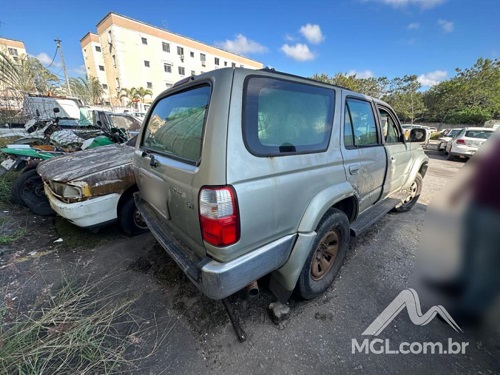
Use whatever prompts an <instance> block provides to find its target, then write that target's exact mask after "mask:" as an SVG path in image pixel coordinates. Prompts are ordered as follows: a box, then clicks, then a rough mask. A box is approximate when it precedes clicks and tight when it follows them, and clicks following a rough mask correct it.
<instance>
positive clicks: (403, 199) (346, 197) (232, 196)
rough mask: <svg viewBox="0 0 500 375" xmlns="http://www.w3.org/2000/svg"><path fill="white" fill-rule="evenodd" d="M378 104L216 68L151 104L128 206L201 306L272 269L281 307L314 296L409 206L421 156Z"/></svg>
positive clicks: (274, 75)
mask: <svg viewBox="0 0 500 375" xmlns="http://www.w3.org/2000/svg"><path fill="white" fill-rule="evenodd" d="M425 138H426V132H425V130H423V129H412V130H411V131H410V135H409V139H410V140H411V142H414V143H411V142H407V141H406V140H405V138H404V133H403V130H402V128H401V125H400V123H399V120H398V118H397V116H396V114H395V112H394V111H393V110H392V109H391V108H390V106H389V105H388V104H386V103H384V102H382V101H380V100H377V99H373V98H370V97H368V96H365V95H362V94H359V93H355V92H352V91H349V90H347V89H344V88H341V87H337V86H332V85H328V84H325V83H321V82H317V81H313V80H310V79H306V78H302V77H297V76H292V75H289V74H284V73H278V72H275V71H274V70H269V69H263V70H259V71H256V70H248V69H240V68H236V69H230V68H227V69H218V70H215V71H212V72H208V73H205V74H202V75H200V76H196V77H189V78H187V79H184V80H183V81H181V82H178V83H177V84H176V85H174V86H173V87H172V88H170V89H168V90H167V91H165V92H163V93H162V94H161V95H159V96H158V97H157V98H156V99H155V101H154V102H153V104H152V106H151V108H150V110H149V112H148V114H147V116H146V119H145V121H144V123H143V127H142V129H141V131H140V133H139V135H138V140H137V144H136V150H135V155H134V167H135V172H136V180H137V183H138V185H139V189H140V191H139V193H136V194H135V197H136V204H137V207H138V209H139V211H140V212H141V214H142V215H143V218H144V220H145V221H146V223H147V224H148V227H149V228H150V230H151V232H152V233H153V235H154V236H155V237H156V239H157V240H158V242H159V243H160V244H161V245H162V246H163V247H164V248H165V250H166V251H167V253H168V254H169V255H170V256H171V257H172V258H173V259H174V260H175V261H176V263H177V264H178V265H179V267H180V268H181V269H182V270H183V271H184V273H185V274H186V275H187V276H188V277H189V279H190V280H191V281H192V282H193V283H194V284H195V285H196V286H197V287H198V288H199V289H200V290H201V291H202V292H203V293H204V294H205V295H207V296H208V297H210V298H213V299H222V298H225V297H227V296H229V295H231V294H233V293H235V292H237V291H238V290H240V289H242V288H243V287H245V286H246V285H249V284H250V283H252V282H253V281H255V280H257V279H259V278H261V277H262V276H264V275H266V274H269V273H271V277H270V284H269V288H270V290H271V291H272V292H273V293H274V294H275V296H276V297H277V298H278V300H279V301H280V302H285V301H286V300H288V298H289V296H290V295H291V293H292V292H293V291H294V289H295V290H296V291H297V292H298V294H299V295H300V296H302V297H303V298H306V299H310V298H314V297H317V296H319V295H320V294H321V293H323V292H324V291H325V290H326V289H327V288H328V287H329V286H330V284H331V283H332V282H333V280H334V278H335V276H336V275H337V274H338V272H339V269H340V267H341V265H342V262H343V259H344V257H345V255H346V252H347V248H348V246H349V239H350V236H351V234H352V235H354V236H356V235H359V234H361V233H362V232H363V231H365V230H366V229H367V228H368V227H369V226H370V225H371V224H372V223H373V222H374V221H376V220H377V219H378V218H379V217H381V216H382V215H384V214H385V213H387V212H388V211H390V210H391V209H396V210H397V211H407V210H409V209H411V208H412V207H413V206H414V205H415V204H416V202H417V200H418V198H419V195H420V191H421V188H422V182H423V177H424V175H425V173H426V171H427V164H428V157H427V156H426V155H425V154H424V152H423V149H422V147H421V146H420V144H418V142H420V143H421V142H424V141H425Z"/></svg>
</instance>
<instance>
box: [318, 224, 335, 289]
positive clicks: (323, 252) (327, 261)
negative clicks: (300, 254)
mask: <svg viewBox="0 0 500 375" xmlns="http://www.w3.org/2000/svg"><path fill="white" fill-rule="evenodd" d="M338 251H339V235H338V233H337V231H336V230H335V229H330V230H329V231H328V232H327V233H326V234H325V235H324V236H323V238H322V239H321V241H320V243H319V245H318V247H317V248H316V251H315V252H314V255H313V259H312V262H311V277H312V279H313V280H316V281H318V280H321V279H322V278H323V277H325V275H326V274H327V273H328V271H329V270H330V268H332V266H333V263H334V262H335V259H336V258H337V253H338Z"/></svg>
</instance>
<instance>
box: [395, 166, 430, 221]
mask: <svg viewBox="0 0 500 375" xmlns="http://www.w3.org/2000/svg"><path fill="white" fill-rule="evenodd" d="M423 182H424V179H423V178H422V175H421V174H420V173H417V177H415V181H413V183H412V184H411V186H410V188H409V189H408V195H407V197H406V198H405V199H403V200H402V201H401V203H399V204H398V205H397V206H396V207H394V211H397V212H406V211H409V210H411V209H412V208H413V206H415V204H416V203H417V201H418V198H420V192H421V191H422V185H423Z"/></svg>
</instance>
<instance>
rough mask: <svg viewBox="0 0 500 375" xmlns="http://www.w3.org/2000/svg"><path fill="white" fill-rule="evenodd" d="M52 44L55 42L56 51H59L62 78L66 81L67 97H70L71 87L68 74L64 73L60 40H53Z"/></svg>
mask: <svg viewBox="0 0 500 375" xmlns="http://www.w3.org/2000/svg"><path fill="white" fill-rule="evenodd" d="M54 42H56V46H57V49H58V50H59V53H60V55H61V64H62V68H63V71H64V78H65V80H66V89H67V90H68V95H69V96H72V94H71V87H70V85H69V79H68V72H67V71H66V64H65V63H64V56H63V51H62V47H61V40H60V39H54Z"/></svg>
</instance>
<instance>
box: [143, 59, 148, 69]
mask: <svg viewBox="0 0 500 375" xmlns="http://www.w3.org/2000/svg"><path fill="white" fill-rule="evenodd" d="M144 66H145V67H146V68H149V61H148V60H144Z"/></svg>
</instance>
